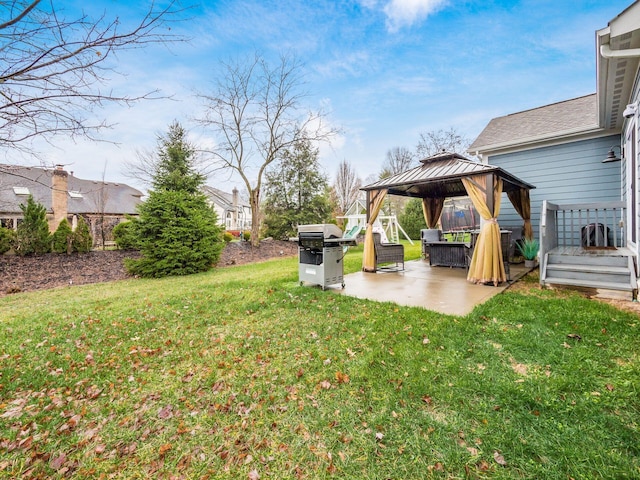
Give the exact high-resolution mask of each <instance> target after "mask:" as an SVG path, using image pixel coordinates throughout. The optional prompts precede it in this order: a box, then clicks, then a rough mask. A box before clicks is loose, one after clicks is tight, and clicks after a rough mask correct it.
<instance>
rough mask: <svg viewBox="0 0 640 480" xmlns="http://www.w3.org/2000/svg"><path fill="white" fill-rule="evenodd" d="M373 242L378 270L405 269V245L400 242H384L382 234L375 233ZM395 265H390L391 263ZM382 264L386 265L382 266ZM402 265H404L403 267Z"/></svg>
mask: <svg viewBox="0 0 640 480" xmlns="http://www.w3.org/2000/svg"><path fill="white" fill-rule="evenodd" d="M373 244H374V250H375V253H376V270H382V269H395V270H404V246H403V245H401V244H399V243H382V241H381V238H380V234H379V233H374V234H373ZM391 263H393V264H395V265H389V264H391ZM380 265H385V266H384V267H381V266H380ZM401 265H402V267H401Z"/></svg>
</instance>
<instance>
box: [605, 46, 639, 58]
mask: <svg viewBox="0 0 640 480" xmlns="http://www.w3.org/2000/svg"><path fill="white" fill-rule="evenodd" d="M600 55H602V56H603V57H604V58H632V57H640V48H629V49H627V50H611V47H609V44H603V45H600Z"/></svg>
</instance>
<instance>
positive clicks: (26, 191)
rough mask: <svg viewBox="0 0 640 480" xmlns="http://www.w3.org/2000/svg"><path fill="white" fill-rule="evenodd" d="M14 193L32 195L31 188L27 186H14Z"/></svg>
mask: <svg viewBox="0 0 640 480" xmlns="http://www.w3.org/2000/svg"><path fill="white" fill-rule="evenodd" d="M13 193H15V194H16V195H30V194H31V192H29V189H28V188H27V187H13Z"/></svg>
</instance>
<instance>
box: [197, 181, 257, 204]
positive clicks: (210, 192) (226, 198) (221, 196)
mask: <svg viewBox="0 0 640 480" xmlns="http://www.w3.org/2000/svg"><path fill="white" fill-rule="evenodd" d="M202 191H203V192H204V194H205V195H206V196H207V197H209V198H210V199H211V200H212V201H215V203H216V204H218V205H219V206H220V207H221V208H223V209H224V210H232V209H233V208H234V205H233V194H231V193H227V192H223V191H222V190H218V189H217V188H213V187H210V186H208V185H205V186H204V187H202ZM238 206H239V207H247V208H251V206H250V205H249V204H248V203H247V202H245V201H244V200H242V199H241V198H240V196H238Z"/></svg>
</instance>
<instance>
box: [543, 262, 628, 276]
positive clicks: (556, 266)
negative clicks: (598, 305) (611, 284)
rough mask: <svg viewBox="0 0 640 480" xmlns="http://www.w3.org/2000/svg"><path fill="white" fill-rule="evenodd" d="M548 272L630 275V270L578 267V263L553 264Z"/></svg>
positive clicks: (605, 267) (548, 268)
mask: <svg viewBox="0 0 640 480" xmlns="http://www.w3.org/2000/svg"><path fill="white" fill-rule="evenodd" d="M547 270H561V271H568V272H584V273H598V274H617V275H620V274H622V275H629V273H630V272H629V268H627V267H626V266H625V267H609V266H603V265H578V264H576V263H572V264H569V263H551V262H549V265H548V266H547Z"/></svg>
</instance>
